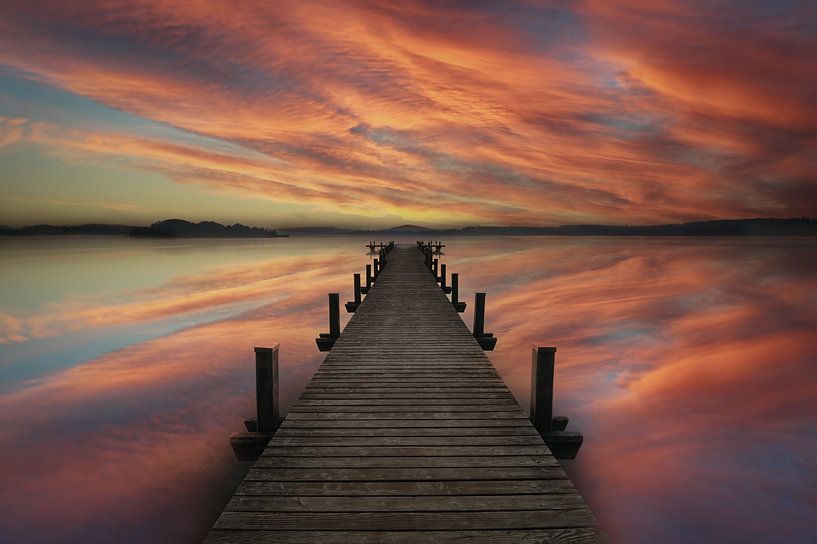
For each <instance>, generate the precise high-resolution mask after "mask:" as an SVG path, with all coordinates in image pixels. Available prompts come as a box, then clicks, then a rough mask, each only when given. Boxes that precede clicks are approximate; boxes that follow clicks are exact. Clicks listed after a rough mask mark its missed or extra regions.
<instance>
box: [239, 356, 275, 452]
mask: <svg viewBox="0 0 817 544" xmlns="http://www.w3.org/2000/svg"><path fill="white" fill-rule="evenodd" d="M278 351H279V344H276V345H275V346H274V347H271V348H263V347H257V348H255V414H256V416H255V417H254V418H248V419H245V420H244V425H245V426H246V428H247V432H245V433H233V434H232V435H230V445H231V446H232V447H233V452H235V455H236V457H237V458H238V460H239V461H254V460H255V459H257V458H258V456H259V455H261V452H263V451H264V448H265V447H266V446H267V443H268V442H269V441H270V438H272V435H273V434H274V433H275V431H276V430H278V426H279V425H280V424H281V417H280V412H279V408H278Z"/></svg>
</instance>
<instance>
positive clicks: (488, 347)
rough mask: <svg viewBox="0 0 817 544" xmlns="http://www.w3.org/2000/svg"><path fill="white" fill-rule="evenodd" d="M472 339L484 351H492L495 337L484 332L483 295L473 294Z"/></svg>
mask: <svg viewBox="0 0 817 544" xmlns="http://www.w3.org/2000/svg"><path fill="white" fill-rule="evenodd" d="M474 338H476V339H477V342H479V345H480V347H482V349H484V350H485V351H493V349H494V347H496V340H497V339H496V337H495V336H494V335H493V334H492V333H490V332H485V293H475V294H474Z"/></svg>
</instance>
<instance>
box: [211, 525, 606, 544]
mask: <svg viewBox="0 0 817 544" xmlns="http://www.w3.org/2000/svg"><path fill="white" fill-rule="evenodd" d="M206 542H208V543H211V544H239V543H243V544H280V543H290V544H314V543H316V542H319V543H321V544H349V543H350V542H354V543H357V544H417V543H420V542H436V543H452V542H455V543H460V544H461V543H463V542H473V543H478V544H482V543H486V544H543V543H545V542H548V543H551V544H592V543H603V542H606V537H605V536H604V534H603V533H602V532H601V531H599V530H598V529H590V528H571V529H512V530H497V531H378V532H372V531H247V530H241V531H229V530H214V531H212V532H211V533H210V535H209V536H208V537H207V540H206Z"/></svg>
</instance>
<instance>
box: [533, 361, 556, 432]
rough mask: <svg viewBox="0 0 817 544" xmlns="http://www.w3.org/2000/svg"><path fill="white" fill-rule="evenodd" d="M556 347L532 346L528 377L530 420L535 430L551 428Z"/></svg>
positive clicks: (540, 430) (550, 429)
mask: <svg viewBox="0 0 817 544" xmlns="http://www.w3.org/2000/svg"><path fill="white" fill-rule="evenodd" d="M555 359H556V348H554V347H537V348H533V353H532V358H531V377H530V420H531V422H532V423H533V426H534V427H536V430H537V431H539V433H540V434H542V433H550V432H551V431H552V430H553V371H554V367H555Z"/></svg>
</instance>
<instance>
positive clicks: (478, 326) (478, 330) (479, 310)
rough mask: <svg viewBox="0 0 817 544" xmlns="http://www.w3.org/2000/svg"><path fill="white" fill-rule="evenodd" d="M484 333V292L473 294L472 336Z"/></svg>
mask: <svg viewBox="0 0 817 544" xmlns="http://www.w3.org/2000/svg"><path fill="white" fill-rule="evenodd" d="M484 334H485V293H475V294H474V336H476V337H477V338H479V337H480V336H482V335H484Z"/></svg>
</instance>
